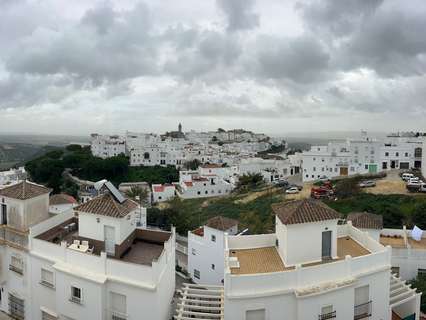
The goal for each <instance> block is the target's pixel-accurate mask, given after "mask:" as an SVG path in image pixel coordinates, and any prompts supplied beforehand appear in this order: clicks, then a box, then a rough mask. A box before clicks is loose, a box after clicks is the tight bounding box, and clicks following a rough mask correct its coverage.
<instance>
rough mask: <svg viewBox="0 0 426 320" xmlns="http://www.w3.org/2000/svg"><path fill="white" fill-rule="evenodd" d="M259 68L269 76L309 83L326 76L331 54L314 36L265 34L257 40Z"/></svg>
mask: <svg viewBox="0 0 426 320" xmlns="http://www.w3.org/2000/svg"><path fill="white" fill-rule="evenodd" d="M256 44H258V45H259V47H260V49H259V53H258V57H257V59H258V60H257V62H258V65H257V72H258V73H259V74H260V75H262V76H264V77H267V78H273V79H281V78H287V79H292V80H294V81H296V82H305V83H309V82H312V81H316V80H318V79H320V78H321V77H322V73H323V72H324V71H325V70H326V69H327V67H328V62H329V59H330V57H329V55H328V53H327V52H326V50H325V48H324V47H323V46H322V45H321V43H319V42H318V41H317V40H315V39H314V38H313V37H300V38H294V39H283V38H270V37H267V38H262V39H260V41H257V42H256Z"/></svg>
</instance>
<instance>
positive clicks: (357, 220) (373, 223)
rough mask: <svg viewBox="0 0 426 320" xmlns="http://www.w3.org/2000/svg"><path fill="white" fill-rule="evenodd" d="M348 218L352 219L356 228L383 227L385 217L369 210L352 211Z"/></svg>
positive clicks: (379, 228)
mask: <svg viewBox="0 0 426 320" xmlns="http://www.w3.org/2000/svg"><path fill="white" fill-rule="evenodd" d="M346 220H348V221H352V225H353V226H354V227H355V228H362V229H378V230H381V229H383V217H382V216H381V215H378V214H373V213H369V212H351V213H349V214H348V216H347V218H346Z"/></svg>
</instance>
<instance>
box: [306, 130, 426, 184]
mask: <svg viewBox="0 0 426 320" xmlns="http://www.w3.org/2000/svg"><path fill="white" fill-rule="evenodd" d="M421 155H422V145H421V140H420V138H419V137H417V136H413V137H406V136H394V135H392V136H389V137H387V138H386V139H384V140H380V141H379V140H375V139H372V138H369V137H367V136H365V137H363V138H361V139H355V140H350V139H348V140H347V141H346V142H330V143H329V144H328V145H326V146H312V147H311V149H310V150H309V151H304V152H303V154H302V157H303V165H302V166H303V180H304V181H312V180H316V179H318V178H320V177H321V176H326V177H328V178H334V177H338V176H348V175H354V174H369V173H370V174H375V173H378V172H382V171H386V170H391V169H410V168H420V167H421ZM419 159H420V160H419Z"/></svg>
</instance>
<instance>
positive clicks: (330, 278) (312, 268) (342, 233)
mask: <svg viewBox="0 0 426 320" xmlns="http://www.w3.org/2000/svg"><path fill="white" fill-rule="evenodd" d="M277 220H278V219H277ZM304 225H305V224H300V225H294V226H291V228H289V226H284V225H282V224H281V225H280V222H279V221H277V229H276V233H275V234H267V235H253V236H238V237H227V238H226V241H225V255H226V257H225V259H226V260H225V288H224V292H225V304H224V311H225V320H231V319H232V320H250V319H262V320H263V319H268V320H281V319H291V320H306V319H334V318H336V319H354V317H355V316H358V317H359V316H360V315H362V314H364V313H365V314H366V317H365V316H364V317H363V318H368V319H373V320H391V319H392V311H394V312H396V313H397V314H398V315H400V316H401V317H406V316H409V315H412V314H414V313H416V316H415V319H419V308H420V295H419V294H416V293H415V291H413V290H411V289H410V288H409V287H406V286H405V285H404V284H403V283H401V282H400V281H399V279H396V278H392V277H391V276H390V259H391V248H390V247H388V248H385V247H384V246H382V245H381V244H380V243H378V242H376V241H375V240H374V239H372V238H371V237H369V236H368V235H367V234H366V233H364V232H361V231H360V230H358V229H356V228H354V227H352V225H351V224H350V223H349V224H345V225H337V221H334V222H333V221H328V222H321V223H312V224H310V223H307V224H306V225H309V226H307V229H305V228H304V227H303V226H304ZM291 229H293V230H291ZM324 230H326V231H331V232H332V259H331V260H326V261H322V260H321V258H320V255H321V253H320V252H321V238H318V236H317V235H321V233H322V232H323V231H324ZM337 239H338V242H336V240H337ZM346 239H349V240H346ZM283 241H284V242H283ZM285 241H287V242H285ZM342 241H343V242H342ZM344 241H351V242H352V241H353V243H355V246H356V247H358V246H361V247H363V248H364V249H365V250H366V251H365V252H364V253H363V254H356V253H355V252H351V249H350V247H347V248H344V249H343V250H342V248H340V246H342V245H344ZM318 242H319V243H320V244H318ZM337 246H339V247H338V248H337V250H336V247H337ZM247 250H250V251H251V250H255V251H252V252H259V253H258V254H259V255H258V256H256V255H254V254H255V253H253V255H254V256H246V251H247ZM273 250H276V251H277V252H278V253H279V258H278V259H281V261H282V263H283V265H284V269H282V268H283V267H281V271H277V270H275V269H274V271H272V272H267V271H266V272H265V271H264V272H255V271H253V268H255V269H256V267H255V266H256V261H259V260H260V261H262V262H260V263H262V264H264V265H266V266H267V265H268V264H276V263H277V261H276V259H277V258H275V259H273V258H272V257H271V256H270V254H271V252H273ZM340 251H341V252H340ZM240 252H241V253H240ZM260 252H262V253H260ZM266 253H268V254H267V255H266ZM239 254H241V256H239ZM335 255H336V256H335ZM351 255H353V257H352V256H351ZM238 257H241V259H240V258H238ZM262 257H263V260H262ZM333 258H334V259H333ZM247 259H249V260H247ZM315 261H316V262H315ZM262 264H261V265H260V266H259V268H261V269H263V268H265V266H264V265H262ZM253 265H254V267H253ZM255 269H254V270H255ZM239 270H240V271H239ZM391 284H392V285H391ZM397 286H398V287H397ZM395 287H397V288H401V289H398V290H400V292H403V294H402V295H403V297H402V296H398V295H397V294H395V293H394V292H395V291H394V290H395V289H394V288H395ZM359 319H361V318H359Z"/></svg>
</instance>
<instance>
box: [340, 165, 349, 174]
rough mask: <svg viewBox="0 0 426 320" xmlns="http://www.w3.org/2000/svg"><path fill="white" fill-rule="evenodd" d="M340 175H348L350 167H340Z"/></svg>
mask: <svg viewBox="0 0 426 320" xmlns="http://www.w3.org/2000/svg"><path fill="white" fill-rule="evenodd" d="M340 175H341V176H347V175H348V167H340Z"/></svg>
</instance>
